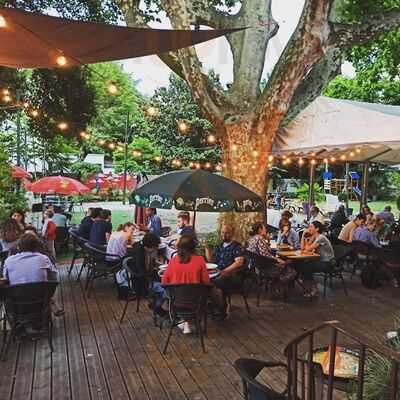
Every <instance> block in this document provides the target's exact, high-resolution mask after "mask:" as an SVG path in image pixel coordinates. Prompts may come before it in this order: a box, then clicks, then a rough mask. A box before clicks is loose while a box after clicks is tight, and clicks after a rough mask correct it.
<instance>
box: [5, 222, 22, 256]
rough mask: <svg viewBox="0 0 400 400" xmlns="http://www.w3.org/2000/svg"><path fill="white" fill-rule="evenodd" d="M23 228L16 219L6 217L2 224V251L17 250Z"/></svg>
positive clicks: (13, 251) (10, 252)
mask: <svg viewBox="0 0 400 400" xmlns="http://www.w3.org/2000/svg"><path fill="white" fill-rule="evenodd" d="M22 233H23V230H22V229H21V227H20V225H19V224H18V222H17V221H16V220H15V219H12V218H10V219H6V220H4V221H3V222H2V223H1V224H0V251H8V252H9V254H12V253H15V252H16V246H17V242H18V239H19V238H20V237H21V235H22Z"/></svg>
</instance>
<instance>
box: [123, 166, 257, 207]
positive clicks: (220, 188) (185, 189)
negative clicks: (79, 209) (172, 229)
mask: <svg viewBox="0 0 400 400" xmlns="http://www.w3.org/2000/svg"><path fill="white" fill-rule="evenodd" d="M131 203H134V204H136V205H137V206H139V207H151V208H166V209H170V208H172V206H175V208H176V209H177V210H185V211H194V212H197V211H200V212H227V211H236V212H255V211H262V210H263V209H264V205H263V201H262V199H261V197H260V196H258V195H257V194H255V193H254V192H252V191H251V190H249V189H247V188H245V187H244V186H242V185H240V184H238V183H236V182H234V181H232V180H230V179H227V178H224V177H223V176H220V175H217V174H213V173H211V172H208V171H204V170H190V171H176V172H170V173H167V174H164V175H162V176H160V177H158V178H155V179H153V180H151V181H149V182H147V183H145V184H144V185H143V186H141V187H140V188H138V189H137V190H135V191H134V192H133V193H132V195H131Z"/></svg>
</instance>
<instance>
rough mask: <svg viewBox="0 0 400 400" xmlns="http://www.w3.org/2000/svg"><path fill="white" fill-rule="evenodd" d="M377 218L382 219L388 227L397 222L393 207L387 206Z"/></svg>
mask: <svg viewBox="0 0 400 400" xmlns="http://www.w3.org/2000/svg"><path fill="white" fill-rule="evenodd" d="M376 216H377V217H379V218H382V219H383V220H384V221H385V224H387V225H394V224H395V222H396V221H395V218H394V214H393V213H392V207H390V206H386V207H385V208H384V209H383V211H381V212H379V213H378V214H377V215H376Z"/></svg>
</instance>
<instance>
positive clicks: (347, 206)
mask: <svg viewBox="0 0 400 400" xmlns="http://www.w3.org/2000/svg"><path fill="white" fill-rule="evenodd" d="M349 173H350V163H349V162H346V164H345V174H346V176H345V185H346V186H345V195H346V197H345V207H346V211H345V213H346V217H348V216H349V212H348V210H349V193H350V192H349V183H350V182H349Z"/></svg>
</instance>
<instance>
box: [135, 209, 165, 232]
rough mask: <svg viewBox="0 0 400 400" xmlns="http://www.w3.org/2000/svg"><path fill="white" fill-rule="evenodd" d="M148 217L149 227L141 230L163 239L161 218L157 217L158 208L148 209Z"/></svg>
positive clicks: (142, 227) (146, 212)
mask: <svg viewBox="0 0 400 400" xmlns="http://www.w3.org/2000/svg"><path fill="white" fill-rule="evenodd" d="M145 214H146V217H147V218H148V221H149V223H148V224H147V226H141V227H140V228H141V229H143V230H145V231H147V232H150V233H153V234H154V235H156V236H157V237H161V228H162V224H161V218H160V217H159V216H158V215H157V209H156V208H146V210H145Z"/></svg>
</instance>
